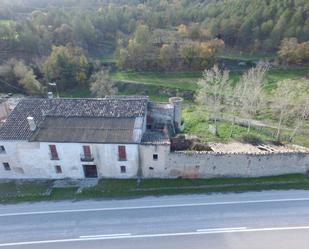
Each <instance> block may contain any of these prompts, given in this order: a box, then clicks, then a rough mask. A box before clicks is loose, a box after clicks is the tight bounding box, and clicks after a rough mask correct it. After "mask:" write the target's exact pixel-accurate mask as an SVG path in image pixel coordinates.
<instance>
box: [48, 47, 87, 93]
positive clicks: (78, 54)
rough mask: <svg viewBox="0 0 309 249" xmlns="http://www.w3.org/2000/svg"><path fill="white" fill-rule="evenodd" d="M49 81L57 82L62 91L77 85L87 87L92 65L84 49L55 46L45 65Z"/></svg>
mask: <svg viewBox="0 0 309 249" xmlns="http://www.w3.org/2000/svg"><path fill="white" fill-rule="evenodd" d="M43 71H44V73H45V77H46V78H47V80H48V81H56V82H57V83H58V87H59V88H60V89H62V90H64V89H68V88H70V87H74V86H76V85H77V84H79V85H86V83H87V80H88V78H89V71H90V64H89V63H88V60H87V58H86V56H85V55H84V53H83V51H82V49H80V48H78V47H73V46H72V45H67V46H65V47H64V46H58V47H56V46H53V48H52V52H51V54H50V56H49V57H48V58H47V59H46V61H45V62H44V65H43Z"/></svg>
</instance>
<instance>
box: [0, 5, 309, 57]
mask: <svg viewBox="0 0 309 249" xmlns="http://www.w3.org/2000/svg"><path fill="white" fill-rule="evenodd" d="M308 13H309V3H308V1H306V0H230V1H228V2H227V1H225V0H219V1H218V0H207V1H199V0H192V1H189V0H175V1H165V0H163V1H162V0H152V1H144V0H129V1H123V0H118V1H110V0H100V1H99V0H89V1H85V0H64V1H59V0H53V1H47V0H42V1H38V0H32V1H31V0H29V1H26V3H25V1H19V0H12V1H8V0H4V2H3V3H1V6H0V19H4V20H12V22H11V23H10V24H9V25H0V48H1V50H3V51H7V52H8V53H10V52H12V51H13V53H16V52H17V53H18V54H19V55H20V56H21V55H24V57H26V58H24V59H29V58H33V57H34V56H42V55H48V54H49V53H50V51H51V48H52V46H53V45H54V46H59V45H66V44H67V43H69V42H70V43H73V44H74V45H75V46H78V47H81V48H83V49H85V51H87V52H89V53H90V54H91V53H93V54H94V53H95V54H98V53H100V52H102V51H103V52H106V51H107V50H110V51H113V50H114V49H115V46H114V44H116V42H117V41H118V40H119V39H120V40H121V39H122V40H130V39H131V38H132V37H134V34H135V33H136V32H138V28H140V25H141V24H145V25H146V26H147V27H148V28H149V30H150V32H151V33H153V32H155V31H160V30H165V31H167V32H166V33H171V34H172V33H173V30H175V29H177V28H178V29H179V31H180V33H181V34H182V35H183V36H184V37H186V39H187V40H190V41H191V42H193V41H194V42H198V43H202V42H205V41H210V40H213V39H220V40H222V41H223V42H224V44H225V45H226V46H227V47H234V48H237V49H240V50H243V49H245V50H247V51H249V52H258V51H273V52H275V51H277V50H278V48H279V46H280V44H281V42H282V41H283V40H284V39H285V38H291V37H295V38H296V39H297V40H298V42H299V43H303V42H306V41H308V40H309V14H308ZM124 38H126V39H124ZM131 40H134V38H132V39H131ZM161 45H163V44H161ZM125 46H127V44H125ZM135 46H137V45H135ZM152 56H154V55H153V54H152Z"/></svg>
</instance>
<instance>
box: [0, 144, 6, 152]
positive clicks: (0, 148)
mask: <svg viewBox="0 0 309 249" xmlns="http://www.w3.org/2000/svg"><path fill="white" fill-rule="evenodd" d="M1 153H5V148H4V146H3V145H1V146H0V154H1Z"/></svg>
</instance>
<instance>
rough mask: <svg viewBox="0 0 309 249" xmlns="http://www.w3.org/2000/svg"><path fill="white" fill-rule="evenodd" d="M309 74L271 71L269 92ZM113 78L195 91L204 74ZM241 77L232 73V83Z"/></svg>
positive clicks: (143, 74) (120, 73)
mask: <svg viewBox="0 0 309 249" xmlns="http://www.w3.org/2000/svg"><path fill="white" fill-rule="evenodd" d="M308 73H309V69H308V68H295V69H271V70H270V71H269V73H268V75H267V81H268V82H267V84H266V88H267V90H269V91H271V90H273V89H275V88H276V83H277V82H278V81H280V80H283V79H297V78H301V77H304V76H305V75H306V74H308ZM111 76H112V78H113V79H114V80H117V81H126V82H132V83H139V84H146V85H156V86H160V87H165V88H174V89H175V88H176V89H179V90H180V91H181V90H191V91H195V90H196V89H197V81H198V80H199V79H200V78H201V76H202V72H123V71H117V72H114V73H112V75H111ZM240 77H241V73H240V72H231V73H230V78H231V81H233V82H234V83H236V82H237V81H238V80H239V79H240Z"/></svg>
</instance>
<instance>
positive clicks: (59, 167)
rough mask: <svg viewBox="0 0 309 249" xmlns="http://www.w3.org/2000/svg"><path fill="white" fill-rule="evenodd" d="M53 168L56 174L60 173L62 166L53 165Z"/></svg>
mask: <svg viewBox="0 0 309 249" xmlns="http://www.w3.org/2000/svg"><path fill="white" fill-rule="evenodd" d="M55 170H56V173H57V174H61V173H62V168H61V166H60V165H56V166H55Z"/></svg>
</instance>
